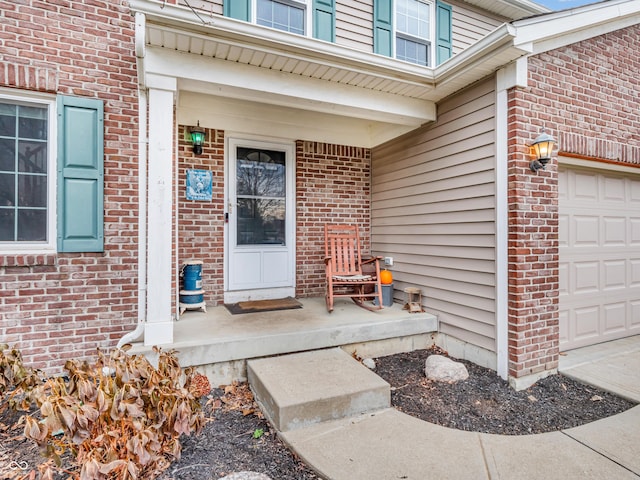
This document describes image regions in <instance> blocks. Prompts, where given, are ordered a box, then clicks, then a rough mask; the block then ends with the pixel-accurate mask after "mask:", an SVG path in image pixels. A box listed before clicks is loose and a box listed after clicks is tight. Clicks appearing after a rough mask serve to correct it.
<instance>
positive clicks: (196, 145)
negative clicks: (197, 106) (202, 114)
mask: <svg viewBox="0 0 640 480" xmlns="http://www.w3.org/2000/svg"><path fill="white" fill-rule="evenodd" d="M189 134H190V135H191V143H193V153H195V154H196V155H201V154H202V144H203V143H204V128H202V127H201V126H200V120H198V126H197V127H191V128H189Z"/></svg>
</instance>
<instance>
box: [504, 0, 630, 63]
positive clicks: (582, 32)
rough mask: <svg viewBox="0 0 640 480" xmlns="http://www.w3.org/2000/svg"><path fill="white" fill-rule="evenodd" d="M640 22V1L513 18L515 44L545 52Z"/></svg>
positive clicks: (611, 2)
mask: <svg viewBox="0 0 640 480" xmlns="http://www.w3.org/2000/svg"><path fill="white" fill-rule="evenodd" d="M638 23H640V1H638V0H609V1H603V2H599V3H594V4H591V5H585V6H583V7H578V8H573V9H568V10H561V11H559V12H553V13H549V14H546V15H540V16H536V17H531V18H525V19H523V20H518V21H515V22H513V26H514V27H516V29H517V36H516V39H515V42H514V43H515V45H517V46H521V47H523V48H526V47H525V46H526V45H528V46H529V48H530V49H531V52H532V54H534V55H535V54H538V53H543V52H546V51H549V50H553V49H556V48H561V47H564V46H567V45H571V44H573V43H576V42H579V41H582V40H586V39H588V38H592V37H595V36H598V35H603V34H605V33H609V32H613V31H616V30H620V29H622V28H625V27H629V26H631V25H636V24H638Z"/></svg>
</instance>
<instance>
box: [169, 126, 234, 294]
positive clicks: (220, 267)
mask: <svg viewBox="0 0 640 480" xmlns="http://www.w3.org/2000/svg"><path fill="white" fill-rule="evenodd" d="M185 129H186V127H184V126H180V127H179V133H178V138H179V141H178V157H179V166H178V179H179V180H178V187H177V188H178V262H179V264H180V265H183V264H184V262H185V260H189V259H196V260H202V262H203V267H202V288H203V290H204V299H205V302H207V303H208V304H211V305H217V304H220V303H222V301H223V296H224V212H225V208H224V132H222V131H221V130H209V129H207V130H206V131H205V142H204V145H203V149H202V155H195V154H194V153H193V151H192V145H191V140H185ZM187 169H198V170H209V171H211V172H212V174H213V192H212V193H213V195H212V200H211V201H210V202H207V201H198V200H187V199H186V197H185V184H186V171H187Z"/></svg>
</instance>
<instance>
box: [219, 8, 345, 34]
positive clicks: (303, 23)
mask: <svg viewBox="0 0 640 480" xmlns="http://www.w3.org/2000/svg"><path fill="white" fill-rule="evenodd" d="M335 2H336V0H224V14H225V16H227V17H232V18H235V19H238V20H244V21H245V22H251V23H256V24H258V25H263V26H265V27H270V28H276V29H278V30H284V31H285V32H291V33H295V34H298V35H309V36H313V37H314V38H317V39H320V40H326V41H328V42H333V41H335V16H336V13H335Z"/></svg>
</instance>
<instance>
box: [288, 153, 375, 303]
mask: <svg viewBox="0 0 640 480" xmlns="http://www.w3.org/2000/svg"><path fill="white" fill-rule="evenodd" d="M296 157H297V158H296V221H297V229H296V236H297V240H296V242H297V252H296V264H297V273H296V276H297V279H296V285H297V290H296V294H297V295H298V296H300V297H310V296H324V294H325V283H326V282H325V278H324V262H323V258H324V224H325V223H347V224H356V225H358V228H359V231H360V236H361V241H362V243H363V244H364V249H365V251H363V254H364V255H367V254H369V253H370V248H371V247H370V243H371V221H370V220H371V219H370V214H371V194H370V192H371V152H370V150H368V149H366V148H357V147H347V146H341V145H328V144H325V143H317V142H306V141H298V142H297V143H296Z"/></svg>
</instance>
